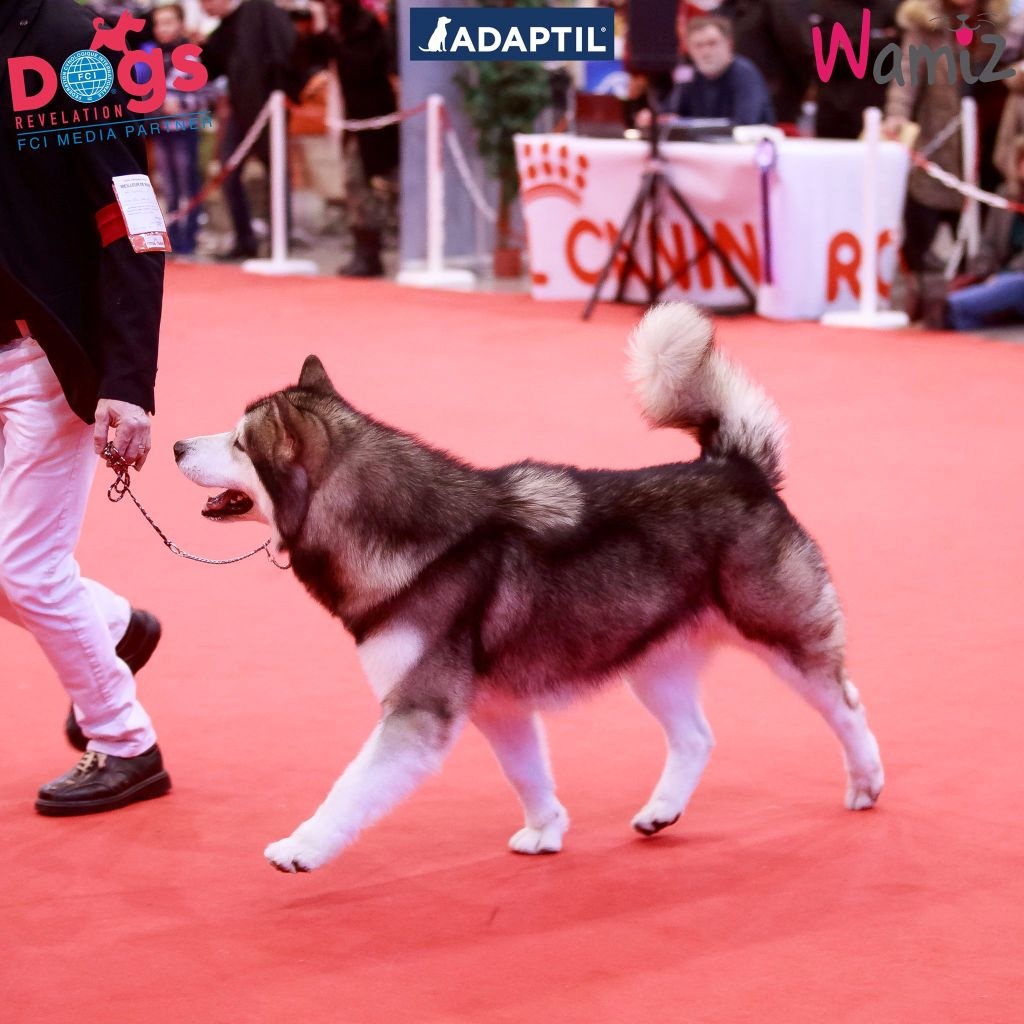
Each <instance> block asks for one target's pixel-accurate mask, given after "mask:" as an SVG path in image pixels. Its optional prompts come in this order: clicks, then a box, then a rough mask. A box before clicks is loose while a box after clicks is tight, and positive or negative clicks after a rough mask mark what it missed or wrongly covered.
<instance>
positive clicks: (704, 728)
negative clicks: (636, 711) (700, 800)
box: [629, 646, 715, 836]
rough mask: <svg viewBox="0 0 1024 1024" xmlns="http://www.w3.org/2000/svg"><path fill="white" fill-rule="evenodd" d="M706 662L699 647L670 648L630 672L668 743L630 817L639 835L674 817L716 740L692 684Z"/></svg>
mask: <svg viewBox="0 0 1024 1024" xmlns="http://www.w3.org/2000/svg"><path fill="white" fill-rule="evenodd" d="M706 660H707V652H706V650H705V649H703V648H702V647H676V646H669V647H666V648H662V649H660V650H658V651H656V652H653V653H652V654H650V655H649V656H648V657H646V658H645V659H644V660H642V661H641V662H639V663H638V664H637V665H636V666H635V667H634V668H633V669H631V670H630V673H629V685H630V687H631V688H632V690H633V692H634V693H635V694H636V695H637V697H638V698H639V700H640V703H641V704H643V705H644V707H645V708H647V710H648V711H650V712H651V714H652V715H654V717H655V718H656V719H657V720H658V721H659V722H660V723H661V727H662V728H663V729H664V730H665V740H666V743H667V746H668V755H667V757H666V759H665V768H664V770H663V771H662V773H661V778H660V779H659V780H658V784H657V785H656V786H655V787H654V792H653V793H652V794H651V798H650V799H649V800H648V801H647V803H646V804H645V805H644V806H643V807H642V808H641V809H640V811H639V812H638V813H637V814H636V816H635V817H634V818H633V822H632V825H633V828H635V829H636V830H637V832H642V833H643V834H644V835H647V836H650V835H654V833H655V832H660V831H661V830H662V829H663V828H666V827H667V826H669V825H672V824H674V823H675V822H676V821H678V820H679V816H680V815H681V814H682V813H683V811H684V810H685V809H686V805H687V804H688V803H689V801H690V797H691V796H692V795H693V791H694V790H695V789H696V788H697V783H698V782H700V777H701V775H702V774H703V772H704V768H705V766H706V765H707V763H708V758H709V757H710V756H711V750H712V748H713V747H714V744H715V741H714V737H713V736H712V734H711V728H710V726H709V725H708V723H707V719H705V717H704V713H703V711H701V707H700V696H699V689H698V682H697V673H698V672H699V671H700V668H701V666H702V665H703V664H704V662H705V661H706Z"/></svg>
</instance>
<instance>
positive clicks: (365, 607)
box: [174, 304, 883, 871]
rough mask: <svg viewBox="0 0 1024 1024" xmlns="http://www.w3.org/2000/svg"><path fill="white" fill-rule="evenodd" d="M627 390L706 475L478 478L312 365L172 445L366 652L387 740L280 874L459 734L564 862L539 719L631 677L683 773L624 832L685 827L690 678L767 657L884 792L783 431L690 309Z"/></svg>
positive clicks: (851, 776)
mask: <svg viewBox="0 0 1024 1024" xmlns="http://www.w3.org/2000/svg"><path fill="white" fill-rule="evenodd" d="M631 362H632V366H631V374H632V377H633V379H634V380H635V381H636V383H637V386H638V390H639V394H640V401H641V405H642V408H643V411H644V413H645V415H646V416H647V418H648V419H649V420H650V422H651V423H652V424H653V425H654V426H659V427H677V428H679V429H681V430H685V431H688V432H690V433H691V434H693V435H694V436H695V437H696V438H697V439H698V441H699V442H700V447H701V454H700V458H699V459H697V460H696V461H695V462H680V463H673V464H672V465H667V466H651V467H648V468H645V469H632V470H621V471H618V470H616V471H613V470H602V469H577V468H575V467H574V466H558V465H549V464H547V463H539V462H529V461H527V462H520V463H517V464H516V465H512V466H503V467H501V468H499V469H475V468H474V467H472V466H468V465H467V464H466V463H464V462H461V461H459V459H457V458H454V457H453V456H451V455H448V454H447V453H445V452H442V451H438V450H437V449H435V448H431V447H429V446H427V445H425V444H423V443H422V442H421V441H419V440H417V439H416V438H414V437H411V436H410V435H408V434H404V433H402V432H401V431H398V430H395V429H393V428H391V427H387V426H384V425H383V424H382V423H378V422H377V421H376V420H374V419H372V418H371V417H369V416H367V415H365V414H364V413H361V412H359V411H357V410H356V409H354V408H353V407H352V406H351V405H349V403H348V402H346V401H345V399H344V398H342V397H341V395H339V394H338V392H337V391H336V390H335V388H334V385H333V384H332V383H331V381H330V379H329V378H328V376H327V374H326V372H325V371H324V368H323V366H322V365H321V363H320V361H319V360H318V359H316V358H315V357H314V356H310V357H309V358H308V359H307V360H306V362H305V363H304V364H303V367H302V373H301V375H300V377H299V382H298V384H296V385H295V386H293V387H289V388H285V389H284V390H283V391H278V392H276V393H274V394H272V395H269V396H268V397H266V398H261V399H260V400H259V401H257V402H254V403H253V404H252V405H250V406H249V408H248V409H246V411H245V414H244V415H243V416H242V418H241V420H240V421H239V423H238V425H237V426H236V427H235V428H234V429H233V430H231V431H229V432H228V433H225V434H217V435H215V436H211V437H197V438H192V439H191V440H188V441H179V442H178V443H177V444H175V446H174V454H175V458H176V459H177V462H178V465H179V467H180V468H181V471H182V472H183V473H184V474H185V475H186V476H187V477H188V478H189V479H190V480H193V481H194V482H195V483H197V484H199V485H200V486H202V487H211V488H218V489H224V490H223V492H222V493H220V494H218V495H217V496H216V497H213V498H211V499H210V500H209V501H208V502H207V506H206V508H205V509H204V513H203V514H204V515H206V516H208V517H210V518H214V519H228V518H234V519H246V518H257V519H260V520H262V521H264V522H266V523H269V524H270V525H271V527H272V528H273V531H274V538H275V542H276V543H277V544H278V546H279V548H280V550H281V551H287V552H288V555H289V556H290V558H291V565H292V570H293V571H294V573H295V575H296V576H298V578H299V579H300V580H301V581H302V582H303V583H304V584H305V585H306V588H307V589H308V590H309V592H310V593H311V594H312V595H313V596H314V597H315V598H316V599H317V600H318V601H319V602H320V603H321V604H323V605H324V606H325V607H326V608H328V609H329V610H330V612H331V613H332V614H333V615H336V616H337V617H338V618H339V619H341V621H342V622H343V623H344V624H345V628H346V629H348V631H349V632H350V633H351V634H352V635H353V636H354V637H355V640H356V643H357V644H358V651H359V655H360V658H361V660H362V664H363V668H364V670H365V672H366V675H367V677H368V679H369V683H370V686H371V687H372V688H373V690H374V693H375V694H376V696H377V697H378V699H379V700H380V704H381V718H380V721H379V723H378V724H377V726H376V728H375V729H374V730H373V732H372V733H371V734H370V737H369V739H368V740H367V741H366V744H365V746H364V747H363V748H362V750H361V751H360V752H359V754H358V755H357V756H356V757H355V759H354V760H353V761H352V762H351V763H350V764H349V766H348V767H347V768H346V769H345V771H344V773H343V774H342V775H341V777H340V778H339V779H338V781H337V782H336V783H335V784H334V786H333V788H332V789H331V791H330V793H328V795H327V798H326V799H325V800H324V802H323V803H322V804H321V805H320V807H319V808H318V809H317V810H316V812H315V813H314V814H313V816H312V817H311V818H309V820H308V821H305V822H303V823H302V824H301V825H299V827H298V828H297V829H296V830H295V831H294V832H293V833H292V835H290V836H289V837H288V838H287V839H282V840H280V841H279V842H276V843H271V844H270V846H268V847H267V849H266V856H267V859H268V860H269V861H270V862H271V864H273V865H274V867H276V868H279V869H280V870H282V871H310V870H312V869H313V868H318V867H320V866H321V865H323V864H326V863H327V862H328V861H329V860H331V859H332V858H333V857H335V856H337V854H338V853H339V852H340V851H341V850H342V849H344V848H345V846H347V845H348V844H349V843H351V842H352V841H353V840H354V839H355V837H356V835H357V834H358V833H359V831H360V830H361V829H362V828H364V827H365V826H366V825H369V824H370V823H371V822H373V821H375V820H376V819H378V818H380V817H381V816H383V815H384V814H385V813H386V812H387V811H389V810H390V809H391V808H392V807H393V806H394V805H395V804H396V803H397V802H398V801H399V800H400V799H401V798H402V797H404V796H406V795H407V794H409V793H411V792H412V791H413V790H414V789H415V788H416V787H417V786H418V785H419V784H420V783H421V782H422V781H423V779H424V778H425V777H426V776H427V775H428V774H430V773H431V772H434V771H436V770H437V769H438V768H440V766H441V763H442V761H443V760H444V758H445V755H446V754H447V753H448V751H449V750H450V749H451V746H452V744H453V743H454V742H455V739H456V737H457V736H458V735H459V732H460V731H461V730H462V727H463V726H464V725H465V723H466V722H467V721H472V722H473V724H474V725H475V726H476V727H477V728H478V729H480V731H481V732H482V733H483V734H484V735H485V736H486V737H487V739H488V740H489V741H490V743H491V746H492V747H493V748H494V752H495V754H496V755H497V757H498V760H499V762H500V763H501V767H502V769H503V770H504V772H505V774H506V776H507V777H508V780H509V782H511V784H512V786H513V787H514V788H515V791H516V793H517V794H518V796H519V799H520V801H521V802H522V805H523V810H524V811H525V815H526V822H525V826H524V827H523V828H521V829H520V830H519V831H518V832H516V833H515V834H514V835H513V836H512V838H511V839H510V840H509V846H510V847H511V848H512V849H513V850H514V851H516V852H517V853H555V852H556V851H558V850H560V849H561V848H562V838H563V836H564V834H565V831H566V829H567V828H568V825H569V818H568V816H567V814H566V812H565V808H564V807H563V806H562V805H561V803H559V801H558V799H557V797H556V796H555V784H554V781H553V779H552V776H551V770H550V767H549V764H548V758H547V754H546V750H545V743H544V737H543V732H542V728H541V723H540V719H539V717H538V710H539V709H543V708H546V707H551V706H557V705H560V704H564V703H566V702H567V701H569V700H571V699H572V698H574V697H578V696H581V695H583V694H586V693H589V692H591V691H593V690H596V689H597V688H598V687H600V686H603V685H605V684H606V683H607V682H609V681H610V680H611V679H613V678H615V677H617V676H619V675H622V676H625V678H626V679H627V680H628V682H629V685H630V686H631V687H632V689H633V691H634V693H635V694H636V695H637V697H638V698H639V700H640V702H641V703H642V704H643V705H644V706H645V707H646V708H647V709H648V710H649V711H650V712H651V713H652V714H653V715H654V716H655V717H656V718H657V719H658V721H659V722H660V723H661V725H662V727H663V728H664V730H665V734H666V738H667V741H668V743H667V745H668V756H667V760H666V762H665V768H664V771H663V772H662V775H661V778H660V779H659V780H658V782H657V784H656V785H655V787H654V791H653V793H652V794H651V797H650V799H649V800H648V802H647V803H646V804H645V805H644V806H643V807H642V808H641V809H640V810H639V812H638V813H637V814H636V816H635V817H634V818H633V822H632V824H633V828H635V829H636V830H637V831H639V832H642V833H644V835H651V834H653V833H655V832H658V831H659V830H660V829H663V828H665V827H666V826H668V825H671V824H673V822H675V821H676V820H677V819H678V818H679V816H680V814H682V813H683V810H684V809H685V807H686V805H687V802H688V801H689V799H690V796H691V795H692V793H693V791H694V789H695V788H696V786H697V782H698V780H699V779H700V776H701V772H702V771H703V770H704V766H705V764H706V763H707V760H708V756H709V754H710V753H711V747H712V742H713V741H712V736H711V730H710V729H709V727H708V723H707V722H706V721H705V719H704V715H703V713H702V712H701V707H700V699H699V693H698V689H699V688H698V676H699V674H700V670H701V666H702V665H703V664H704V662H705V660H706V658H707V656H708V654H709V652H710V651H711V649H712V648H713V647H714V646H715V645H716V644H717V643H719V642H720V641H722V640H736V641H739V642H741V643H742V644H744V645H745V646H748V647H750V648H752V649H753V650H755V651H756V652H758V653H760V654H761V655H762V656H763V657H765V658H766V659H767V660H768V661H769V662H770V663H771V665H772V666H773V667H774V668H775V669H776V670H777V671H778V672H779V674H780V675H781V676H782V677H783V678H784V679H785V680H786V681H787V682H789V683H790V684H791V685H792V686H793V687H794V688H795V689H796V690H797V692H798V693H799V694H800V695H801V696H803V697H804V698H805V699H806V700H807V701H808V703H809V704H811V706H812V707H814V708H815V709H816V710H817V711H819V712H820V713H821V714H822V716H823V717H824V718H825V721H826V722H828V724H829V725H830V726H831V727H832V730H833V731H834V732H835V734H836V736H837V737H838V738H839V742H840V743H841V744H842V748H843V753H844V756H845V763H846V775H847V781H846V806H847V807H849V808H851V809H853V810H861V809H864V808H867V807H871V806H872V805H873V804H874V803H875V801H876V800H877V799H878V795H879V793H880V791H881V789H882V781H883V775H882V764H881V760H880V758H879V752H878V744H877V742H876V741H875V737H874V736H873V735H872V734H871V731H870V730H869V729H868V724H867V718H866V716H865V713H864V707H863V705H862V704H861V702H860V698H859V696H858V694H857V689H856V687H855V686H854V685H853V683H852V682H851V681H850V679H849V677H848V676H847V674H846V668H845V665H844V631H843V617H842V613H841V611H840V607H839V601H838V599H837V597H836V592H835V589H834V588H833V585H832V583H831V581H830V579H829V574H828V570H827V569H826V567H825V562H824V560H823V558H822V555H821V552H820V551H819V549H818V547H817V545H816V544H815V543H814V541H813V540H811V538H810V537H809V536H808V535H807V534H806V533H805V532H804V530H803V529H802V528H801V526H800V524H799V523H798V522H797V521H796V520H795V519H794V518H793V516H792V514H791V513H790V512H789V510H788V509H787V508H786V506H785V504H784V503H783V501H782V499H781V498H780V497H779V494H778V490H779V487H780V486H781V483H782V448H783V430H784V428H783V424H782V421H781V419H780V417H779V414H778V412H777V410H776V409H775V406H774V405H773V404H772V402H771V401H770V400H769V399H768V398H767V396H766V395H765V394H764V393H763V392H762V391H761V390H760V389H759V388H758V387H757V386H756V385H755V384H753V383H752V382H751V381H750V380H749V379H748V378H747V377H746V376H745V374H744V373H743V372H742V371H741V370H740V369H739V368H738V367H736V366H734V365H733V364H732V363H730V362H729V361H728V359H726V358H725V357H724V356H723V355H722V354H721V353H720V352H718V351H717V349H716V348H715V345H714V338H713V331H712V326H711V324H710V322H709V321H708V320H707V319H706V318H705V317H704V316H703V315H701V314H700V313H699V312H698V311H697V310H695V309H694V308H693V307H691V306H689V305H685V304H674V305H663V306H659V307H656V308H654V309H652V310H651V311H650V312H649V313H648V314H647V315H646V316H645V317H644V319H643V321H642V322H641V323H640V325H639V327H637V329H636V331H635V333H634V335H633V339H632V353H631Z"/></svg>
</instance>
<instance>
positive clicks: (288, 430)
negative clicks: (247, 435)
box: [271, 391, 306, 459]
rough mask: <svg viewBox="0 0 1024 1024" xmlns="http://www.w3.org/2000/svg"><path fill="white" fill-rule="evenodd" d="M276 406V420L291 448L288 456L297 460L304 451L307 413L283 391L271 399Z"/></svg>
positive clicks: (287, 453)
mask: <svg viewBox="0 0 1024 1024" xmlns="http://www.w3.org/2000/svg"><path fill="white" fill-rule="evenodd" d="M271 401H272V403H273V406H274V418H275V419H276V420H277V422H278V423H279V424H280V426H281V433H282V434H283V435H284V440H285V443H286V445H287V446H288V448H289V451H287V452H286V455H287V457H288V458H289V459H292V458H295V457H296V456H297V455H298V454H299V452H301V451H302V442H303V435H304V434H305V432H306V424H305V418H306V417H305V413H304V412H303V411H302V410H301V409H299V408H297V407H296V406H294V405H293V404H292V403H291V401H290V400H289V398H288V396H287V395H286V394H285V393H284V392H283V391H278V392H277V394H276V395H274V396H273V397H272V399H271Z"/></svg>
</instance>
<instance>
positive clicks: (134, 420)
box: [93, 398, 151, 469]
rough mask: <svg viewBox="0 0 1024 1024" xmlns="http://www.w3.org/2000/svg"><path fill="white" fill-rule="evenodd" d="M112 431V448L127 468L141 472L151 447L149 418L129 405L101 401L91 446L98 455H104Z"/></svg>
mask: <svg viewBox="0 0 1024 1024" xmlns="http://www.w3.org/2000/svg"><path fill="white" fill-rule="evenodd" d="M111 429H113V430H114V447H115V448H117V450H118V451H119V452H120V453H121V457H122V458H123V459H124V461H125V462H127V463H128V465H129V466H134V467H135V468H136V469H142V466H143V464H144V463H145V461H146V456H147V455H149V449H150V445H151V441H150V433H149V416H148V415H147V414H146V410H145V409H140V408H139V406H137V405H132V404H131V402H118V401H116V400H115V399H113V398H101V399H100V400H99V404H98V405H97V406H96V426H95V429H94V430H93V446H94V447H95V449H96V454H97V455H102V454H103V449H104V448H105V447H106V444H107V439H108V438H107V435H108V433H109V431H110V430H111Z"/></svg>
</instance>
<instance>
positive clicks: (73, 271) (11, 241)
mask: <svg viewBox="0 0 1024 1024" xmlns="http://www.w3.org/2000/svg"><path fill="white" fill-rule="evenodd" d="M11 9H13V13H12V16H11V17H9V18H6V17H5V16H6V15H7V14H8V12H9V11H11ZM93 34H94V33H93V27H92V20H91V16H90V15H89V14H88V13H87V12H86V11H85V10H84V9H83V8H81V7H79V6H78V4H76V3H75V2H74V0H4V3H3V7H2V8H0V322H2V321H9V320H11V319H14V318H17V319H21V320H26V321H27V322H28V325H29V328H30V330H31V332H32V335H33V337H35V338H36V340H37V341H38V342H39V344H40V345H41V346H42V348H43V350H44V351H45V352H46V355H47V357H48V358H49V360H50V363H51V365H52V366H53V369H54V371H55V372H56V374H57V377H58V378H59V380H60V382H61V385H62V387H63V388H64V393H65V395H66V396H67V399H68V404H69V405H70V406H71V408H72V409H74V411H75V412H76V413H77V414H78V415H79V416H80V417H81V418H82V419H83V420H85V421H86V422H87V423H90V422H92V420H93V415H94V413H95V410H96V402H97V400H98V399H100V398H110V399H118V400H120V401H125V402H132V403H133V404H135V405H139V406H141V407H142V408H143V409H146V410H147V411H149V412H153V411H154V403H153V389H154V384H155V380H156V363H157V343H158V337H159V331H160V311H161V307H162V304H163V272H164V257H163V254H162V253H146V254H137V253H135V252H134V251H133V250H132V247H131V243H130V242H129V241H128V239H127V238H121V239H119V240H118V241H116V242H113V243H111V244H109V245H107V246H103V245H102V244H101V241H100V233H99V229H98V227H97V223H96V213H97V211H98V210H100V209H102V208H103V207H106V206H108V205H109V204H110V203H111V202H113V201H114V192H113V186H112V184H111V178H112V177H113V176H114V175H117V174H138V173H139V172H144V171H145V170H146V157H145V151H144V146H143V143H142V142H141V141H134V142H133V141H126V140H125V139H124V138H123V137H119V138H118V139H116V140H111V141H104V142H82V143H80V144H78V145H71V146H66V147H58V146H57V145H56V144H55V143H56V139H55V136H56V135H57V133H56V132H50V133H49V134H48V135H47V136H45V137H46V138H48V139H49V140H50V144H49V146H48V147H47V148H44V149H38V150H30V149H28V148H25V149H23V150H22V151H20V152H19V150H18V133H17V128H16V123H15V117H16V115H15V112H14V109H13V100H12V95H11V87H10V76H9V74H8V68H7V61H8V58H10V57H14V56H28V55H33V56H37V57H42V58H44V59H45V60H47V61H48V62H49V63H50V64H51V65H52V66H53V67H54V68H55V69H56V70H57V72H58V73H59V71H60V68H61V65H62V64H63V63H64V61H65V60H66V58H67V57H68V56H69V55H70V54H71V53H74V52H75V51H76V50H86V49H88V48H89V44H90V43H91V42H92V38H93ZM131 42H132V40H131V38H129V44H131ZM104 55H105V56H106V57H107V58H108V59H109V60H110V62H111V64H112V65H113V66H114V68H115V71H116V68H117V60H118V58H119V56H120V55H119V54H116V53H110V52H107V51H104ZM128 99H129V97H128V96H126V95H125V94H124V93H123V92H121V91H120V89H119V88H118V86H117V84H116V78H115V85H114V88H113V89H112V90H111V92H110V93H109V94H108V95H107V96H106V97H105V98H104V99H103V100H101V101H100V105H104V104H106V105H109V106H113V104H115V103H122V104H126V103H127V100H128ZM89 106H91V105H89ZM44 110H45V111H52V110H61V111H64V112H67V113H70V112H72V111H75V110H78V111H81V110H82V105H80V104H77V103H75V102H73V101H72V100H70V99H69V98H68V97H67V96H66V95H65V94H64V92H63V90H62V89H61V88H60V87H59V86H58V88H57V95H56V96H55V97H54V99H53V101H52V102H51V103H49V104H47V105H46V106H45V107H44V108H40V111H39V112H42V111H44ZM25 113H28V112H23V113H22V116H24V114H25ZM33 113H36V112H33ZM124 116H125V117H130V116H131V114H130V112H128V111H127V108H126V109H125V114H124ZM24 123H26V122H23V124H24ZM76 127H84V126H76ZM123 127H124V126H123V125H122V126H118V128H119V132H118V134H119V136H120V135H121V130H123Z"/></svg>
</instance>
